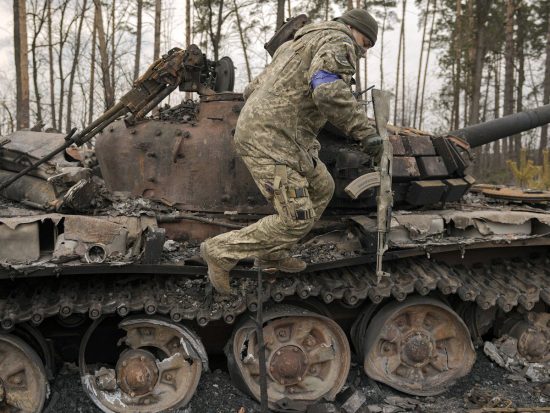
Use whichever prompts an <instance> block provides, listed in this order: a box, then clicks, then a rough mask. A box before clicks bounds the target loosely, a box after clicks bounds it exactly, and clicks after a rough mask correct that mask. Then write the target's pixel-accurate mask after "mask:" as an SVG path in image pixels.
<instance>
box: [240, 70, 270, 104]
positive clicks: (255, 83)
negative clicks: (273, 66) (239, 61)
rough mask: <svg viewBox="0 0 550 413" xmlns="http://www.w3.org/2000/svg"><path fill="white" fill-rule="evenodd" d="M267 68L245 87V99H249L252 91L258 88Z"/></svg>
mask: <svg viewBox="0 0 550 413" xmlns="http://www.w3.org/2000/svg"><path fill="white" fill-rule="evenodd" d="M264 73H265V69H264V71H263V72H262V73H260V74H259V75H258V76H256V77H255V78H254V79H252V82H250V83H249V84H248V85H246V87H245V88H244V92H243V97H244V100H247V99H248V98H249V97H250V95H251V94H252V92H254V90H256V88H257V87H258V85H259V84H260V83H261V82H262V78H263V77H264Z"/></svg>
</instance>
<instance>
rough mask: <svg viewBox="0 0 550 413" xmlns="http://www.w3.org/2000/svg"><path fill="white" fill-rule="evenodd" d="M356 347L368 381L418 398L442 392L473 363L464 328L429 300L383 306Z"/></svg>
mask: <svg viewBox="0 0 550 413" xmlns="http://www.w3.org/2000/svg"><path fill="white" fill-rule="evenodd" d="M363 327H364V326H363ZM361 347H362V348H363V349H364V350H363V354H365V358H364V369H365V372H366V374H367V375H368V376H369V377H371V378H373V379H375V380H377V381H381V382H383V383H386V384H387V385H389V386H391V387H393V388H395V389H397V390H400V391H404V392H406V393H409V394H415V395H420V396H427V395H434V394H439V393H441V392H443V391H445V389H446V388H447V387H448V386H449V385H451V384H452V383H454V381H456V380H457V379H459V378H460V377H462V376H464V375H466V374H468V373H469V371H470V369H471V368H472V366H473V364H474V361H475V352H474V348H473V345H472V342H471V339H470V334H469V333H468V329H467V328H466V325H465V324H464V322H463V321H462V320H461V319H460V317H459V316H458V315H457V314H456V313H455V312H453V311H452V310H451V309H450V308H449V307H447V306H446V305H444V304H443V303H441V302H440V301H438V300H435V299H433V298H424V297H412V298H409V299H407V301H406V302H403V303H398V302H390V303H389V304H387V305H385V306H383V307H382V308H381V309H380V310H379V311H378V312H377V313H376V315H374V317H373V318H372V320H371V321H370V323H368V327H367V328H366V330H364V334H363V340H362V343H361Z"/></svg>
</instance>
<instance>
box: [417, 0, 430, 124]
mask: <svg viewBox="0 0 550 413" xmlns="http://www.w3.org/2000/svg"><path fill="white" fill-rule="evenodd" d="M430 4H431V0H427V1H426V10H425V11H424V23H423V26H424V28H423V29H422V41H421V42H420V58H419V59H418V75H417V77H416V93H415V96H414V117H413V127H415V128H416V115H417V113H418V95H419V94H420V79H421V78H422V63H423V60H422V59H423V58H424V46H425V44H426V30H427V27H428V17H429V13H430Z"/></svg>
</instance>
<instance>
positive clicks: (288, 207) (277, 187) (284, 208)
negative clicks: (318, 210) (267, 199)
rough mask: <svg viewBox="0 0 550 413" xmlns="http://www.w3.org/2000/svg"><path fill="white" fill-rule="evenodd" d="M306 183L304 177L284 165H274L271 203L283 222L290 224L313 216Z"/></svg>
mask: <svg viewBox="0 0 550 413" xmlns="http://www.w3.org/2000/svg"><path fill="white" fill-rule="evenodd" d="M307 185H308V184H307V180H306V179H305V178H304V177H302V176H301V175H300V174H298V173H297V172H295V171H293V170H292V169H289V168H288V167H287V166H286V165H275V174H274V179H273V205H274V207H275V210H276V211H277V213H278V214H279V216H280V217H281V219H282V220H283V222H284V223H286V224H290V225H292V224H294V223H295V222H296V221H309V220H312V219H314V218H315V212H314V210H313V205H312V203H311V199H310V198H309V192H308V190H307Z"/></svg>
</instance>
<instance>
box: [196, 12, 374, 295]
mask: <svg viewBox="0 0 550 413" xmlns="http://www.w3.org/2000/svg"><path fill="white" fill-rule="evenodd" d="M377 32H378V25H377V24H376V21H375V20H374V18H373V17H372V16H371V15H370V14H369V13H368V12H367V11H366V10H363V9H353V10H350V11H347V12H346V13H344V14H343V15H342V16H341V17H339V18H336V19H335V20H334V21H330V22H322V23H316V24H310V25H307V26H305V27H303V28H302V29H300V30H299V31H298V32H297V33H296V35H295V36H294V39H293V40H292V41H288V42H286V43H284V44H283V45H281V46H280V47H279V49H277V52H276V53H275V55H274V57H273V61H272V62H271V63H270V64H269V66H267V67H266V68H265V70H264V71H263V72H262V73H261V74H260V75H259V76H258V77H257V78H255V79H254V80H253V81H252V82H251V83H250V84H249V85H248V86H247V87H246V89H245V91H244V98H245V100H246V103H245V105H244V107H243V109H242V111H241V114H240V116H239V119H238V122H237V128H236V131H235V146H236V149H237V153H238V154H239V155H240V156H241V157H242V159H243V161H244V163H245V164H246V166H247V167H248V170H249V171H250V173H251V174H252V177H253V178H254V181H255V182H256V184H257V185H258V188H259V189H260V191H261V192H262V194H263V195H264V196H265V197H266V198H267V199H268V200H269V201H270V202H271V203H272V205H273V206H274V208H275V211H276V214H274V215H270V216H266V217H264V218H262V219H260V220H259V221H257V222H256V223H254V224H252V225H250V226H248V227H246V228H243V229H240V230H237V231H231V232H227V233H224V234H221V235H218V236H216V237H214V238H211V239H208V240H206V241H205V242H203V243H202V244H201V256H202V257H203V259H204V260H205V261H206V263H207V264H208V277H209V279H210V282H211V283H212V285H213V286H214V288H215V289H216V290H218V292H220V293H222V294H229V293H230V291H231V290H230V286H229V271H230V270H231V268H233V267H234V266H235V265H236V264H237V262H238V261H239V260H240V259H243V258H248V257H255V258H256V260H255V265H256V266H259V267H261V268H267V267H274V268H277V269H278V270H280V271H283V272H290V273H293V272H300V271H302V270H304V269H305V268H306V263H305V262H304V261H302V260H301V259H298V258H294V257H291V256H290V254H289V251H290V248H291V247H292V246H293V245H294V244H295V243H296V242H297V241H298V240H299V239H300V238H302V237H303V236H304V235H306V234H307V233H308V232H309V231H310V229H311V228H312V227H313V224H314V223H315V221H316V220H318V219H319V218H320V217H321V214H322V213H323V211H324V210H325V207H326V206H327V204H328V203H329V201H330V199H331V198H332V194H333V192H334V181H333V179H332V177H331V175H330V174H329V172H328V171H327V168H326V167H325V165H324V164H323V163H322V162H321V161H320V160H319V158H318V151H319V148H320V144H319V142H318V141H317V139H316V137H317V133H318V132H319V130H320V129H321V128H322V127H323V125H324V124H325V123H326V122H327V121H329V122H330V123H332V124H333V125H334V126H336V127H337V128H339V129H340V130H342V131H344V132H345V133H346V134H347V135H348V136H351V137H352V138H353V139H355V140H356V141H357V142H359V143H361V144H362V147H363V149H364V150H365V152H367V153H368V154H369V155H371V156H373V157H375V158H376V157H379V156H380V152H381V146H382V139H381V138H380V137H379V136H378V135H376V132H375V131H374V129H373V128H372V127H371V126H370V125H369V122H368V119H367V115H366V112H365V110H364V108H363V107H362V106H361V105H360V104H359V103H358V102H357V100H356V99H355V97H354V96H353V94H352V92H351V88H350V84H351V81H352V76H353V75H354V74H355V64H356V61H357V56H362V55H364V54H365V52H366V51H367V49H369V48H370V47H372V46H374V44H375V42H376V37H377Z"/></svg>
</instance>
